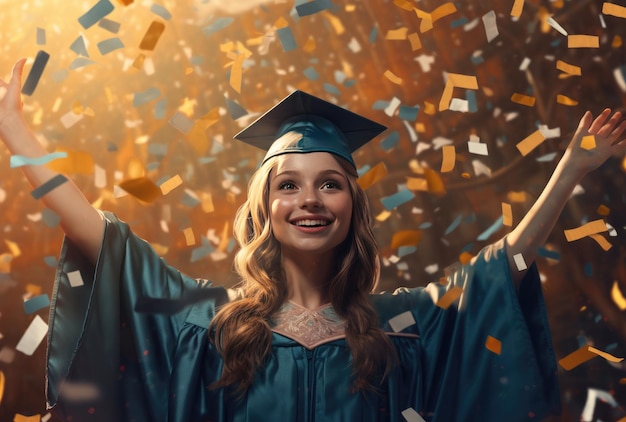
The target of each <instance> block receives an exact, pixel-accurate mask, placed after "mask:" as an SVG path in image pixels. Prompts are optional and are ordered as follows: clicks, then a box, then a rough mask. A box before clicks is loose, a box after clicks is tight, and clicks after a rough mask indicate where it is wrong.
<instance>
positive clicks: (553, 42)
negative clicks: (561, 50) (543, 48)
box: [550, 38, 561, 48]
mask: <svg viewBox="0 0 626 422" xmlns="http://www.w3.org/2000/svg"><path fill="white" fill-rule="evenodd" d="M559 45H561V39H560V38H557V39H556V40H554V41H552V42H551V43H550V46H551V47H554V48H556V47H558V46H559Z"/></svg>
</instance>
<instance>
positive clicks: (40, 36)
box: [37, 28, 46, 45]
mask: <svg viewBox="0 0 626 422" xmlns="http://www.w3.org/2000/svg"><path fill="white" fill-rule="evenodd" d="M45 44H46V30H45V29H43V28H37V45H45Z"/></svg>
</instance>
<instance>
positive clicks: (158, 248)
mask: <svg viewBox="0 0 626 422" xmlns="http://www.w3.org/2000/svg"><path fill="white" fill-rule="evenodd" d="M150 246H152V249H154V251H155V252H156V254H157V255H158V256H164V255H165V254H167V252H168V251H169V248H168V247H167V246H165V245H161V244H160V243H150Z"/></svg>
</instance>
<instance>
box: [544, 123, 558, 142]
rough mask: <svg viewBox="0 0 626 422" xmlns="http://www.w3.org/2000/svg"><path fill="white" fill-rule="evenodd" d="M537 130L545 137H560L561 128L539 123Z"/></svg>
mask: <svg viewBox="0 0 626 422" xmlns="http://www.w3.org/2000/svg"><path fill="white" fill-rule="evenodd" d="M539 132H541V134H542V135H543V137H544V138H546V139H553V138H560V137H561V128H560V127H555V128H554V129H550V128H548V126H547V125H539Z"/></svg>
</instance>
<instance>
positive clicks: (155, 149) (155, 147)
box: [148, 143, 167, 185]
mask: <svg viewBox="0 0 626 422" xmlns="http://www.w3.org/2000/svg"><path fill="white" fill-rule="evenodd" d="M148 153H150V154H153V155H158V156H160V157H165V156H166V155H167V144H152V143H151V144H149V145H148ZM166 180H167V179H166ZM164 181H165V180H164ZM160 184H161V183H157V185H160Z"/></svg>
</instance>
